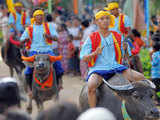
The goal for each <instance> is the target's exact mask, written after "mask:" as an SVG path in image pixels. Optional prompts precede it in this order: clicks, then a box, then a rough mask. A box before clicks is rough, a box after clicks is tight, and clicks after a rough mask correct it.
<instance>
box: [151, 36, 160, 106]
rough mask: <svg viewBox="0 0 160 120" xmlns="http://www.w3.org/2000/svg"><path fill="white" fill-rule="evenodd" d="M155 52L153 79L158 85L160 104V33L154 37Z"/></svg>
mask: <svg viewBox="0 0 160 120" xmlns="http://www.w3.org/2000/svg"><path fill="white" fill-rule="evenodd" d="M152 40H153V43H152V46H153V54H152V61H151V63H152V70H151V73H152V81H153V82H154V83H155V85H156V92H157V96H158V103H159V104H160V35H154V36H153V38H152Z"/></svg>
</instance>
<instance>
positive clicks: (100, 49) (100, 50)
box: [95, 47, 104, 55]
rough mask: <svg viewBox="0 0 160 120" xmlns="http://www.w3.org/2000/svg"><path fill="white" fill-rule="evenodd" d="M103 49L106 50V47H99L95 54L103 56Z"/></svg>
mask: <svg viewBox="0 0 160 120" xmlns="http://www.w3.org/2000/svg"><path fill="white" fill-rule="evenodd" d="M103 48H104V47H98V48H97V49H96V51H95V54H96V55H100V54H102V51H103Z"/></svg>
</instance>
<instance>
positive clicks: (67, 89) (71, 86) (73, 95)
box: [0, 58, 85, 118]
mask: <svg viewBox="0 0 160 120" xmlns="http://www.w3.org/2000/svg"><path fill="white" fill-rule="evenodd" d="M7 76H9V69H8V67H7V66H6V65H5V64H4V63H3V61H2V60H1V58H0V78H1V77H7ZM15 77H16V76H15ZM63 82H64V89H63V90H61V92H60V99H59V101H72V102H74V103H76V104H78V97H79V94H80V90H81V88H82V86H83V85H84V84H85V83H84V82H83V81H82V80H81V79H80V77H79V76H76V77H72V76H69V75H64V76H63ZM53 104H54V103H53V102H52V101H47V102H45V104H44V106H45V107H44V108H45V109H47V108H49V107H50V106H51V105H53ZM25 108H26V103H23V109H24V110H25ZM36 115H37V108H36V106H35V103H34V102H33V113H32V117H33V118H34V117H35V116H36Z"/></svg>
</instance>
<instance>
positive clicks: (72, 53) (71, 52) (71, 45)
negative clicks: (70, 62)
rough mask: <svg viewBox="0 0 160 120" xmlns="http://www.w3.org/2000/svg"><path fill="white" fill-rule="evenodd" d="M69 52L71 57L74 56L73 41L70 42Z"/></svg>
mask: <svg viewBox="0 0 160 120" xmlns="http://www.w3.org/2000/svg"><path fill="white" fill-rule="evenodd" d="M68 52H69V58H71V57H73V56H74V52H75V46H74V45H73V43H72V42H70V43H69V44H68Z"/></svg>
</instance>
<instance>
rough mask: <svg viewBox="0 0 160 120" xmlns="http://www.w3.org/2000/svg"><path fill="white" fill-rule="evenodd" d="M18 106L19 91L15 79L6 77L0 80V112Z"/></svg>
mask: <svg viewBox="0 0 160 120" xmlns="http://www.w3.org/2000/svg"><path fill="white" fill-rule="evenodd" d="M19 107H20V92H19V88H18V84H17V82H16V80H15V79H13V78H10V77H6V78H2V79H1V80H0V113H2V114H3V113H6V112H7V111H8V110H9V109H18V108H19Z"/></svg>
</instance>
